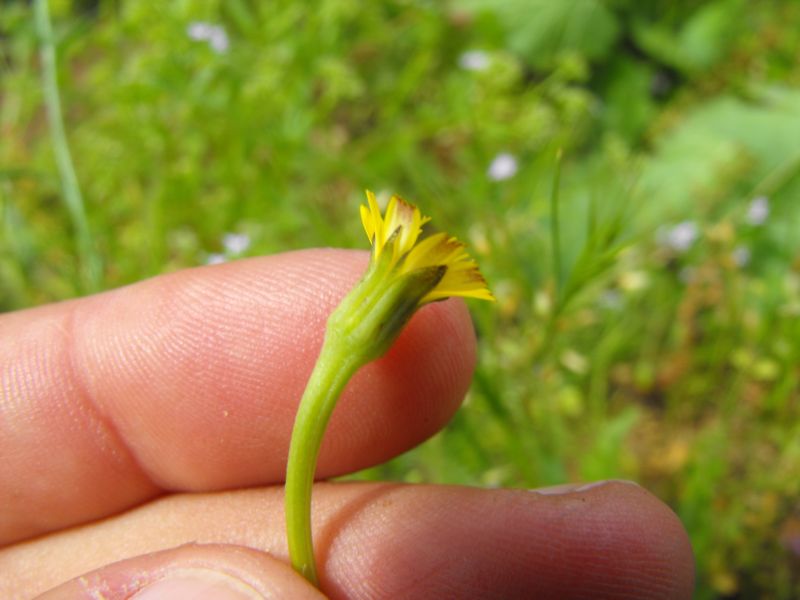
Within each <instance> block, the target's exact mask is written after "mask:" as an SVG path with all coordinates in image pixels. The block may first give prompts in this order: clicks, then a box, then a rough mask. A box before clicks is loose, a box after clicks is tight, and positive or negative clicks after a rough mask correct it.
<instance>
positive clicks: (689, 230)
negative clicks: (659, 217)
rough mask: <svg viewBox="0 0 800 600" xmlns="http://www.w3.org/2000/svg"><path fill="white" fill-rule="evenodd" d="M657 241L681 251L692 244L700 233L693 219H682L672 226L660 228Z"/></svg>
mask: <svg viewBox="0 0 800 600" xmlns="http://www.w3.org/2000/svg"><path fill="white" fill-rule="evenodd" d="M657 235H658V241H659V243H660V244H661V245H662V246H665V247H667V248H669V249H670V250H674V251H675V252H679V253H683V252H686V251H687V250H689V248H691V247H692V245H694V243H695V242H696V241H697V238H698V236H699V235H700V230H699V229H698V227H697V223H695V222H694V221H683V222H681V223H678V224H677V225H675V226H674V227H669V228H667V229H660V230H659V232H658V234H657Z"/></svg>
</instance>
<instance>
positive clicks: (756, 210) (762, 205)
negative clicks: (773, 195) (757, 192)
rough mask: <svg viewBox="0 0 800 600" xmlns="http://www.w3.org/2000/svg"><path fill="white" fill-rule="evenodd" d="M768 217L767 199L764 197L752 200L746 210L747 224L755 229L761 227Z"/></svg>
mask: <svg viewBox="0 0 800 600" xmlns="http://www.w3.org/2000/svg"><path fill="white" fill-rule="evenodd" d="M768 217H769V198H767V197H766V196H759V197H758V198H753V201H752V202H751V203H750V206H749V207H748V209H747V216H746V217H745V219H746V220H747V222H748V223H749V224H750V225H752V226H754V227H757V226H759V225H763V224H764V223H765V222H766V220H767V218H768Z"/></svg>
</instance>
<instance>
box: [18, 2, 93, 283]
mask: <svg viewBox="0 0 800 600" xmlns="http://www.w3.org/2000/svg"><path fill="white" fill-rule="evenodd" d="M34 12H35V20H36V31H37V34H38V36H39V44H40V46H39V48H40V51H39V52H40V56H41V61H42V93H43V96H44V103H45V108H46V111H47V120H48V123H49V125H50V137H51V141H52V144H53V153H54V155H55V159H56V165H57V167H58V175H59V179H60V180H61V195H62V198H63V199H64V204H65V205H66V207H67V212H68V213H69V216H70V219H71V220H72V226H73V228H74V230H75V237H76V240H77V252H78V260H79V264H80V270H81V279H82V282H83V287H84V290H85V291H88V292H93V291H97V290H98V289H99V288H100V273H101V264H100V257H99V256H98V255H97V253H96V252H95V250H94V242H93V240H92V234H91V231H90V229H89V220H88V218H87V216H86V207H85V205H84V202H83V195H82V194H81V189H80V185H79V184H78V176H77V174H76V173H75V166H74V164H73V161H72V154H71V152H70V149H69V144H68V142H67V135H66V132H65V130H64V118H63V114H62V110H61V97H60V95H59V91H58V75H57V68H56V65H57V62H56V49H55V44H54V42H53V27H52V24H51V23H50V10H49V7H48V3H47V0H36V1H35V4H34Z"/></svg>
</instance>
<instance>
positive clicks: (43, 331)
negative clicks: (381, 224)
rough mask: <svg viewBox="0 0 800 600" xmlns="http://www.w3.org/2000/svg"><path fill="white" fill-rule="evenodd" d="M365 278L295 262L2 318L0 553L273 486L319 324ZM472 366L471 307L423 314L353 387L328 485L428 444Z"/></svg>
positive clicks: (167, 281) (331, 265)
mask: <svg viewBox="0 0 800 600" xmlns="http://www.w3.org/2000/svg"><path fill="white" fill-rule="evenodd" d="M365 266H366V254H365V253H362V252H352V251H337V250H311V251H304V252H296V253H288V254H283V255H276V256H272V257H265V258H259V259H251V260H245V261H238V262H236V263H229V264H225V265H220V266H217V267H207V268H200V269H193V270H187V271H183V272H179V273H174V274H171V275H166V276H162V277H157V278H154V279H152V280H149V281H145V282H142V283H139V284H136V285H133V286H129V287H126V288H122V289H119V290H115V291H112V292H108V293H105V294H100V295H98V296H94V297H90V298H85V299H81V300H76V301H71V302H65V303H61V304H56V305H51V306H47V307H42V308H39V309H33V310H28V311H22V312H19V313H15V314H9V315H4V316H3V317H2V318H0V335H1V336H2V337H1V339H0V456H2V457H3V460H2V461H0V506H2V507H3V508H2V512H0V543H8V542H11V541H14V540H19V539H24V538H27V537H31V536H34V535H39V534H41V533H44V532H47V531H52V530H55V529H59V528H63V527H66V526H69V525H73V524H76V523H80V522H84V521H88V520H93V519H97V518H100V517H103V516H106V515H109V514H113V513H115V512H118V511H120V510H123V509H125V508H128V507H130V506H133V505H136V504H138V503H140V502H143V501H144V500H147V499H149V498H152V497H154V496H156V495H158V494H160V493H162V492H163V491H165V490H169V491H198V490H218V489H225V488H232V487H240V486H248V485H253V484H256V483H271V482H278V481H281V480H282V478H283V471H284V468H285V462H286V453H287V448H288V442H289V435H290V431H291V426H292V422H293V419H294V411H295V409H296V405H297V402H298V400H299V398H300V395H301V394H302V390H303V387H304V385H305V381H306V379H307V377H308V374H309V373H310V371H311V368H312V366H313V363H314V361H315V359H316V355H317V352H318V350H319V347H320V345H321V342H322V337H323V332H324V326H325V320H326V318H327V315H328V314H329V313H330V311H331V310H332V309H333V307H334V306H335V305H336V304H337V302H338V301H339V299H340V298H341V297H342V296H343V295H344V294H345V293H346V292H347V290H348V289H349V288H350V287H351V286H352V285H353V284H354V283H355V281H356V280H357V279H358V277H359V276H360V274H361V272H362V271H363V269H364V268H365ZM473 364H474V335H473V332H472V327H471V324H470V320H469V315H468V313H467V311H466V309H465V307H464V305H463V303H461V302H459V301H447V302H442V303H437V304H434V305H430V306H428V307H426V308H425V309H423V310H422V311H420V312H419V313H418V314H417V315H416V316H415V318H414V319H413V320H412V321H411V323H410V324H409V326H408V328H407V330H406V331H405V332H404V333H403V335H401V337H400V339H399V340H398V341H397V343H396V344H395V346H394V347H393V348H392V350H391V351H390V352H389V354H387V356H386V357H384V358H383V359H381V360H379V361H377V362H375V363H373V364H370V365H368V366H367V367H365V368H364V369H363V370H362V371H361V372H359V373H358V374H357V375H356V377H355V378H354V379H353V380H352V381H351V383H350V385H349V386H348V388H347V389H346V391H345V393H344V395H343V397H342V400H341V402H340V405H339V407H337V410H336V411H335V412H334V416H333V419H332V421H331V425H330V427H329V430H328V434H327V435H326V439H325V442H324V444H323V449H322V453H321V456H320V461H319V468H318V474H319V475H320V476H323V477H327V476H333V475H337V474H341V473H345V472H349V471H352V470H355V469H358V468H362V467H366V466H369V465H371V464H376V463H378V462H381V461H383V460H386V459H388V458H390V457H391V456H393V455H395V454H398V453H399V452H402V451H404V450H406V449H408V448H409V447H411V446H413V445H415V444H417V443H419V442H420V441H422V440H423V439H425V438H426V437H428V436H430V435H431V434H432V433H434V432H435V431H436V430H438V429H439V428H440V427H441V426H442V425H443V424H444V423H445V422H446V421H447V420H448V419H449V417H450V416H451V414H452V413H453V411H454V410H455V409H456V408H457V406H458V404H459V403H460V401H461V399H462V398H463V395H464V393H465V392H466V389H467V387H468V385H469V379H470V375H471V371H472V367H473Z"/></svg>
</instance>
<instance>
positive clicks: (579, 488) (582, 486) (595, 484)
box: [531, 479, 639, 496]
mask: <svg viewBox="0 0 800 600" xmlns="http://www.w3.org/2000/svg"><path fill="white" fill-rule="evenodd" d="M609 483H624V484H627V485H635V486H636V487H639V484H638V483H636V482H635V481H630V480H628V479H606V480H604V481H592V482H591V483H564V484H561V485H553V486H550V487H546V488H538V489H535V490H531V491H532V492H535V493H537V494H541V495H542V496H560V495H563V494H573V493H580V492H588V491H589V490H592V489H595V488H599V487H603V486H604V485H608V484H609Z"/></svg>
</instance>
